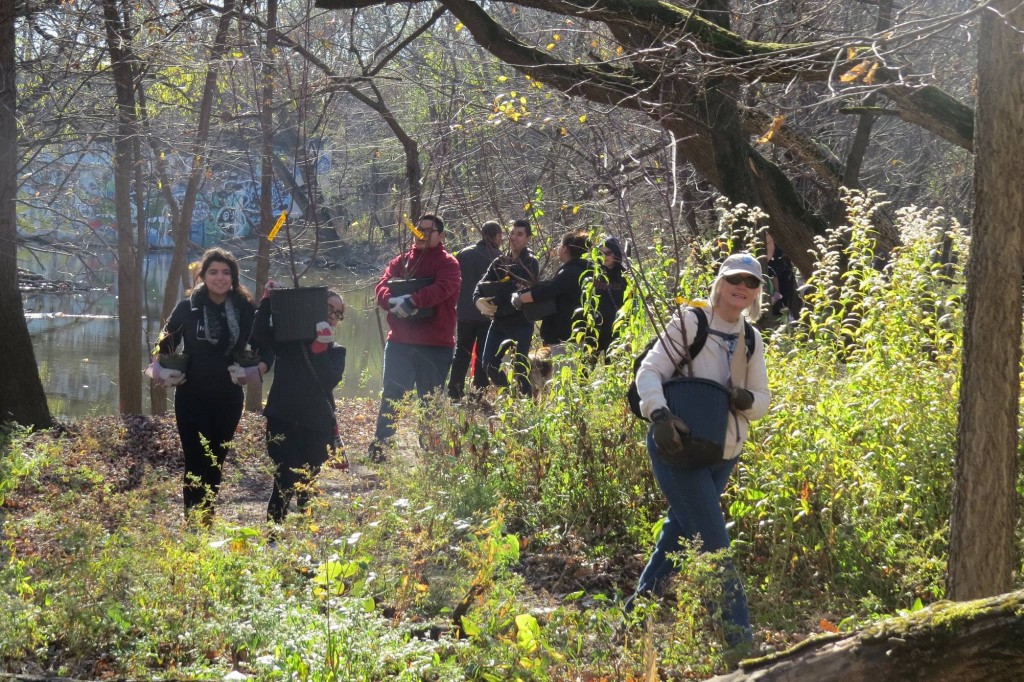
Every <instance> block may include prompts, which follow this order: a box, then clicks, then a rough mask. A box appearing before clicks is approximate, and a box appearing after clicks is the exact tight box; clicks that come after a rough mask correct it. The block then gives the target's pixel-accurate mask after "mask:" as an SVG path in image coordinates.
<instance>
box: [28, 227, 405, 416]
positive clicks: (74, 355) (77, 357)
mask: <svg viewBox="0 0 1024 682" xmlns="http://www.w3.org/2000/svg"><path fill="white" fill-rule="evenodd" d="M193 257H194V255H193ZM170 259H171V254H170V253H165V252H160V253H152V254H150V255H149V256H148V257H147V259H146V263H145V264H144V273H145V277H144V280H145V293H144V299H143V309H144V311H145V316H146V317H145V320H144V329H145V333H144V336H145V338H143V339H140V343H141V344H142V347H143V349H144V353H143V356H144V357H148V349H150V348H152V347H153V345H154V343H155V341H156V338H157V335H158V333H159V331H160V326H161V321H160V310H161V307H162V305H161V303H162V301H161V299H162V294H163V287H164V281H165V279H166V277H167V270H168V267H169V264H170ZM18 265H19V266H20V267H23V268H26V269H28V270H31V271H32V272H35V273H38V274H41V275H44V276H46V277H47V278H48V279H52V280H67V281H73V282H76V283H78V284H81V285H84V286H87V287H88V290H86V291H74V292H69V293H61V294H54V293H26V294H23V296H22V300H23V302H24V307H25V318H26V320H27V321H28V328H29V333H30V334H31V336H32V344H33V347H34V349H35V355H36V363H37V364H38V366H39V374H40V376H41V378H42V381H43V388H44V389H45V391H46V395H47V399H48V401H49V404H50V410H51V412H52V413H53V414H54V416H57V417H61V418H74V417H83V416H88V415H103V414H114V413H116V412H117V404H118V385H117V382H118V369H117V360H118V339H117V335H118V318H117V293H116V289H115V282H116V277H115V274H116V271H117V264H116V257H115V256H114V254H109V253H108V254H96V255H89V256H80V255H68V254H65V253H58V252H56V251H52V250H40V249H39V248H36V247H33V248H32V249H31V250H30V249H28V248H19V250H18ZM241 266H242V270H243V273H242V274H243V281H244V282H245V283H246V285H247V286H248V287H249V288H250V289H252V288H253V281H252V272H251V270H252V269H254V267H255V265H254V263H253V262H252V261H251V260H250V261H248V262H243V263H241ZM278 281H282V280H278ZM302 284H303V285H306V286H313V285H318V284H324V285H327V286H330V287H331V288H332V289H334V290H335V291H339V292H341V293H342V296H343V297H344V298H345V303H346V305H347V308H348V310H347V311H346V314H345V320H344V321H343V322H342V323H341V324H339V325H338V329H337V330H336V331H335V337H336V340H337V342H338V343H340V344H341V345H343V346H345V347H346V348H347V349H348V360H347V366H346V368H345V378H344V381H343V382H342V385H341V386H340V387H339V388H338V389H337V390H336V391H335V395H338V396H347V397H353V396H375V395H377V394H378V393H379V391H380V378H381V356H382V349H383V338H384V335H386V333H387V322H386V321H385V320H384V318H383V316H379V317H378V313H377V308H376V306H375V303H374V297H373V288H374V286H375V285H376V277H375V276H374V275H364V276H358V275H355V274H352V273H351V272H348V271H346V270H318V271H312V270H311V271H310V272H309V273H307V274H306V275H305V276H304V277H303V280H302ZM142 369H143V368H142V367H140V368H139V375H138V381H140V382H145V381H146V380H145V379H144V378H143V376H142ZM272 377H273V375H272V374H271V377H270V381H273V378H272ZM268 388H269V384H267V385H266V386H265V387H264V395H266V390H267V389H268ZM143 396H144V400H145V403H146V405H145V410H146V411H147V412H148V411H149V391H148V390H144V391H143Z"/></svg>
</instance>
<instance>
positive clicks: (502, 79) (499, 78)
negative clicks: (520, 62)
mask: <svg viewBox="0 0 1024 682" xmlns="http://www.w3.org/2000/svg"><path fill="white" fill-rule="evenodd" d="M507 80H508V76H498V82H499V83H504V82H505V81H507Z"/></svg>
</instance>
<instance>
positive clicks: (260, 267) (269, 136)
mask: <svg viewBox="0 0 1024 682" xmlns="http://www.w3.org/2000/svg"><path fill="white" fill-rule="evenodd" d="M276 34H277V0H267V29H266V41H267V42H266V49H265V51H264V53H263V70H262V76H263V96H262V97H261V102H260V137H261V150H260V225H259V228H258V229H257V231H256V243H257V246H256V291H255V293H256V296H257V297H262V296H263V291H264V289H265V288H266V286H267V282H268V281H269V280H270V242H268V241H267V239H266V236H267V235H268V234H269V233H270V228H271V227H272V226H273V224H274V205H273V196H272V191H273V185H274V59H275V55H276V53H277V37H276ZM245 409H247V410H249V411H250V412H259V411H260V410H261V409H263V387H262V386H259V387H257V386H249V387H248V388H247V389H246V392H245Z"/></svg>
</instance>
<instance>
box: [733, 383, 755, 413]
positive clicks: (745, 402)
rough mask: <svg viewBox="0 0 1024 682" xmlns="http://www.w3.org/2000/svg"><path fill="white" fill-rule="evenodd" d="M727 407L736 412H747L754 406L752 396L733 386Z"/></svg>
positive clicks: (743, 389) (746, 391) (748, 392)
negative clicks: (729, 406)
mask: <svg viewBox="0 0 1024 682" xmlns="http://www.w3.org/2000/svg"><path fill="white" fill-rule="evenodd" d="M729 405H731V406H732V407H733V409H736V410H749V409H750V408H751V407H753V405H754V394H753V393H751V392H750V391H748V390H747V389H745V388H739V387H736V386H734V387H733V389H732V393H731V394H730V395H729Z"/></svg>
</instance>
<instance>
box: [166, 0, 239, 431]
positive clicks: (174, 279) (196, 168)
mask: <svg viewBox="0 0 1024 682" xmlns="http://www.w3.org/2000/svg"><path fill="white" fill-rule="evenodd" d="M234 17H235V0H224V9H223V11H222V12H221V14H220V18H219V19H218V21H217V33H216V35H215V37H214V39H213V48H212V49H211V50H210V57H209V60H208V61H207V67H206V80H205V81H204V82H203V95H202V99H201V100H200V102H199V120H198V122H197V124H196V136H195V141H194V142H193V144H192V167H191V168H190V169H189V176H188V182H187V183H186V185H185V193H184V195H183V196H182V199H181V206H180V208H179V210H178V211H177V212H175V211H172V212H171V215H172V217H175V216H176V218H177V219H176V220H175V221H174V223H173V225H174V227H173V234H174V250H173V251H172V253H171V264H170V266H169V268H168V270H167V281H166V282H165V284H164V297H163V306H162V310H161V314H160V320H161V322H164V321H166V320H167V318H169V317H170V316H171V311H172V310H174V306H175V305H176V304H177V302H178V294H179V292H180V291H181V288H182V284H181V282H182V281H183V280H185V281H187V278H186V276H185V273H186V272H187V265H186V260H187V257H188V246H189V238H190V237H191V231H192V215H193V213H194V212H195V207H196V197H197V195H198V194H199V188H200V187H201V185H202V181H203V178H204V177H205V175H206V166H207V163H208V160H209V153H208V150H207V148H206V144H207V141H208V140H209V138H210V118H211V114H212V112H213V98H214V96H215V95H216V94H217V77H218V75H219V73H220V61H221V58H222V57H223V56H224V53H225V52H226V51H227V37H228V30H229V29H230V28H231V21H232V20H233V19H234ZM187 286H188V285H186V287H187ZM166 395H167V394H166V392H162V395H161V396H158V397H160V398H162V400H161V402H160V404H159V405H158V404H156V403H154V410H153V411H154V413H159V412H163V411H164V410H165V409H166ZM158 408H159V409H158Z"/></svg>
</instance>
